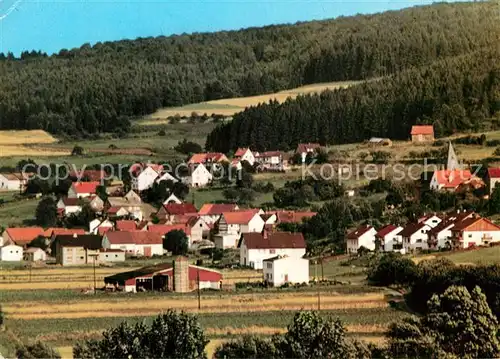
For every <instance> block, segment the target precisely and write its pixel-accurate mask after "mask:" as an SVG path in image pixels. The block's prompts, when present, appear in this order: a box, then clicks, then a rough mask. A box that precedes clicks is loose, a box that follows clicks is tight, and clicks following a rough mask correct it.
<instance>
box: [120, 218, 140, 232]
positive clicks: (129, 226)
mask: <svg viewBox="0 0 500 359" xmlns="http://www.w3.org/2000/svg"><path fill="white" fill-rule="evenodd" d="M115 229H116V230H117V231H137V222H136V221H132V220H121V221H116V225H115Z"/></svg>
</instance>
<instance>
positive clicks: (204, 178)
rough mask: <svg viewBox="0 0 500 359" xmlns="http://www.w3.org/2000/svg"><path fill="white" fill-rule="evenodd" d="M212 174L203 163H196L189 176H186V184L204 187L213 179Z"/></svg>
mask: <svg viewBox="0 0 500 359" xmlns="http://www.w3.org/2000/svg"><path fill="white" fill-rule="evenodd" d="M213 178H214V177H213V175H212V174H211V173H210V171H209V170H207V168H206V167H205V165H203V164H199V165H196V167H194V169H193V168H192V169H191V173H190V176H189V177H188V178H187V183H188V185H190V186H192V187H205V186H206V185H208V184H209V183H210V182H212V180H213Z"/></svg>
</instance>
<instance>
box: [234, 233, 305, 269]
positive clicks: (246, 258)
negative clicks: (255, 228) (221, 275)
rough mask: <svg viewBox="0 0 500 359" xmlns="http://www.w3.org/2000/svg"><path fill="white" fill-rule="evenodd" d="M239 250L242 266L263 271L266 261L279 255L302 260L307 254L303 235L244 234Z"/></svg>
mask: <svg viewBox="0 0 500 359" xmlns="http://www.w3.org/2000/svg"><path fill="white" fill-rule="evenodd" d="M238 248H240V264H241V265H243V266H249V267H252V268H253V269H262V268H263V261H264V260H265V259H269V258H273V257H276V256H278V255H280V256H285V255H286V256H288V257H290V258H302V257H303V256H304V255H305V254H306V241H305V240H304V236H303V235H302V233H290V232H273V233H268V232H267V231H263V232H262V233H243V234H242V235H241V239H240V240H239V243H238Z"/></svg>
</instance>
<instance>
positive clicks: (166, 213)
mask: <svg viewBox="0 0 500 359" xmlns="http://www.w3.org/2000/svg"><path fill="white" fill-rule="evenodd" d="M156 215H157V216H158V218H160V219H163V218H165V219H171V217H172V216H179V215H181V216H196V215H198V210H197V209H196V207H195V206H194V204H192V203H188V202H186V203H168V204H164V205H163V206H162V207H161V208H160V209H159V211H158V212H157V214H156Z"/></svg>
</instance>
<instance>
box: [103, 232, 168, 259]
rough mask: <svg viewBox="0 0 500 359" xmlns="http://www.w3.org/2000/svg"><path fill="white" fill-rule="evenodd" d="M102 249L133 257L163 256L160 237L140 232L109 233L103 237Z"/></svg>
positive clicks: (155, 234)
mask: <svg viewBox="0 0 500 359" xmlns="http://www.w3.org/2000/svg"><path fill="white" fill-rule="evenodd" d="M102 247H103V248H105V249H119V250H122V251H124V252H126V253H127V254H130V255H133V256H144V257H152V256H154V255H158V256H161V255H163V238H162V235H161V234H159V233H155V232H142V231H110V232H106V234H104V236H103V240H102Z"/></svg>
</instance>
